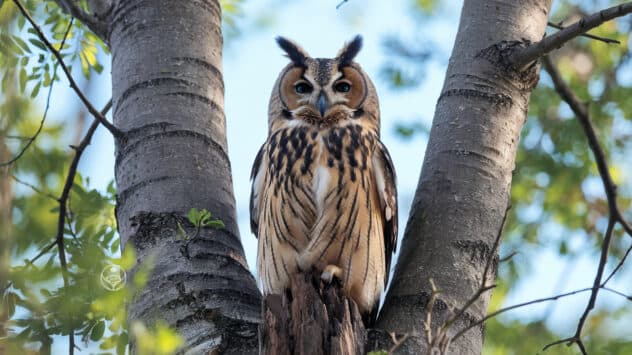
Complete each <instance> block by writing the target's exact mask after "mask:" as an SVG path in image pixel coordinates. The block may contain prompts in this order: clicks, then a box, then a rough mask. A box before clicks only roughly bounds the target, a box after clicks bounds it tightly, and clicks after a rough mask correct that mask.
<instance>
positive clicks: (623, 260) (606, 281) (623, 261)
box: [601, 245, 632, 287]
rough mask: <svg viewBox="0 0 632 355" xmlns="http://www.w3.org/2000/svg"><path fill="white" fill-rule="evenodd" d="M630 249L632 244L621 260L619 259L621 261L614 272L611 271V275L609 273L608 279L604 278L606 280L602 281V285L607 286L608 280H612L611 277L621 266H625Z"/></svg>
mask: <svg viewBox="0 0 632 355" xmlns="http://www.w3.org/2000/svg"><path fill="white" fill-rule="evenodd" d="M630 251H632V245H630V247H628V250H626V251H625V254H623V257H622V258H621V260H619V263H618V264H617V266H615V268H614V270H612V272H610V275H608V277H606V280H604V282H602V283H601V286H602V287H603V286H605V285H606V284H607V283H608V281H610V279H611V278H612V277H613V276H614V274H616V273H617V272H618V271H619V269H621V266H623V264H624V263H625V259H626V258H627V257H628V255H630Z"/></svg>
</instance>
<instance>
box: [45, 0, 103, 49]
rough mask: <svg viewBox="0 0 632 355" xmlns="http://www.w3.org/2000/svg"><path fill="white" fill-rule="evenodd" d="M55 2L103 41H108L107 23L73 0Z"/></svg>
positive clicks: (56, 0) (57, 0)
mask: <svg viewBox="0 0 632 355" xmlns="http://www.w3.org/2000/svg"><path fill="white" fill-rule="evenodd" d="M55 2H56V3H57V5H58V6H59V7H60V8H61V9H62V10H63V11H64V12H66V13H68V14H70V15H71V16H72V17H74V18H76V19H77V20H79V21H81V22H82V23H83V24H84V25H86V26H87V27H88V28H89V29H90V30H91V31H92V32H94V34H96V35H97V36H99V38H101V39H102V40H103V42H106V43H107V23H105V22H104V21H101V20H100V19H99V18H97V17H96V16H92V15H90V14H88V13H87V12H85V11H83V9H82V8H81V7H79V5H77V3H75V1H73V0H55Z"/></svg>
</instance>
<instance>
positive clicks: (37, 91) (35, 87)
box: [31, 81, 42, 98]
mask: <svg viewBox="0 0 632 355" xmlns="http://www.w3.org/2000/svg"><path fill="white" fill-rule="evenodd" d="M40 87H42V82H41V81H38V82H37V84H35V86H34V87H33V91H31V98H35V96H37V94H39V91H40Z"/></svg>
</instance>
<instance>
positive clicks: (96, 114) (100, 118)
mask: <svg viewBox="0 0 632 355" xmlns="http://www.w3.org/2000/svg"><path fill="white" fill-rule="evenodd" d="M13 3H15V5H16V6H17V7H18V9H19V10H20V12H21V13H22V15H23V16H24V17H25V18H26V19H27V20H28V22H29V23H30V24H31V26H32V27H33V29H34V30H35V32H37V35H38V37H39V38H40V39H41V40H42V42H44V45H45V46H46V48H48V50H50V52H51V53H53V55H54V56H55V58H56V59H57V62H58V63H59V65H60V66H61V68H62V69H63V71H64V73H65V74H66V78H67V79H68V82H69V83H70V87H71V88H72V89H73V90H74V91H75V93H76V94H77V96H79V99H80V100H81V102H83V104H84V106H85V107H86V108H87V109H88V112H90V114H92V116H94V118H95V119H97V120H98V121H99V123H101V124H102V125H103V126H104V127H105V128H107V130H108V131H110V133H112V135H113V136H114V137H120V136H122V135H123V132H121V130H119V129H118V128H116V127H115V126H114V125H113V124H112V123H110V122H109V121H108V120H107V119H106V118H105V116H104V115H103V114H101V113H100V112H99V111H98V110H97V109H96V108H95V107H94V106H93V105H92V103H90V101H89V100H88V98H87V97H86V96H85V95H84V93H83V92H82V91H81V89H80V88H79V86H78V85H77V83H76V82H75V79H74V78H73V77H72V74H71V73H70V69H68V66H66V64H65V63H64V60H63V58H62V56H61V54H60V53H59V51H58V50H57V49H55V47H54V46H53V45H52V44H51V43H50V41H49V40H48V39H47V38H46V36H45V35H44V33H43V32H42V29H41V28H40V27H39V26H38V25H37V23H36V22H35V20H34V19H33V17H31V15H30V14H29V12H28V11H27V10H26V8H25V7H24V5H23V4H22V3H21V2H20V0H13Z"/></svg>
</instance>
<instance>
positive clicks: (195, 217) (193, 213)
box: [187, 208, 200, 226]
mask: <svg viewBox="0 0 632 355" xmlns="http://www.w3.org/2000/svg"><path fill="white" fill-rule="evenodd" d="M187 219H188V220H189V222H191V224H193V225H195V226H197V225H199V223H200V211H198V209H197V208H192V209H190V210H189V213H187Z"/></svg>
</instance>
